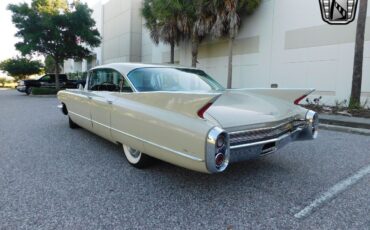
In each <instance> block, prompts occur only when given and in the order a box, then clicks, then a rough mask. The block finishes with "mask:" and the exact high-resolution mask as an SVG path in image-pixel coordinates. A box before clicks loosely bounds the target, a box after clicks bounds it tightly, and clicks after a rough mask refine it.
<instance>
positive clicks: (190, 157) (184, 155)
mask: <svg viewBox="0 0 370 230" xmlns="http://www.w3.org/2000/svg"><path fill="white" fill-rule="evenodd" d="M70 113H71V114H74V115H76V116H78V117H81V118H84V119H86V120H90V121H92V122H93V123H95V124H98V125H101V126H103V127H105V128H108V129H110V130H113V131H116V132H118V133H121V134H123V135H126V136H129V137H131V138H135V139H137V140H139V141H142V142H145V143H147V144H150V145H154V146H155V147H158V148H161V149H163V150H166V151H169V152H172V153H174V154H176V155H179V156H182V157H186V158H188V159H190V160H194V161H199V162H203V161H204V160H203V159H201V158H198V157H194V156H191V155H189V154H186V153H183V152H179V151H177V150H174V149H171V148H167V147H165V146H162V145H159V144H156V143H154V142H151V141H148V140H145V139H142V138H140V137H137V136H134V135H131V134H129V133H126V132H123V131H121V130H118V129H115V128H112V127H109V126H107V125H104V124H102V123H100V122H97V121H94V120H92V119H90V118H87V117H85V116H81V115H79V114H77V113H74V112H70Z"/></svg>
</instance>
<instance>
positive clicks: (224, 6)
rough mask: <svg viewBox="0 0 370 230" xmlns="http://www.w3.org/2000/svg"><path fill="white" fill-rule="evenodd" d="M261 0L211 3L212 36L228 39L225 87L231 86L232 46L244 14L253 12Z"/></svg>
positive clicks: (226, 0)
mask: <svg viewBox="0 0 370 230" xmlns="http://www.w3.org/2000/svg"><path fill="white" fill-rule="evenodd" d="M260 1H261V0H214V1H213V4H212V7H211V8H212V10H213V11H214V12H213V13H214V14H215V15H216V21H215V22H214V24H213V27H212V31H211V33H212V36H213V37H217V38H220V37H223V36H227V37H228V39H229V60H228V74H227V88H231V86H232V71H233V70H232V66H233V65H232V63H233V46H234V41H235V37H236V36H237V34H238V31H239V27H240V25H241V22H242V19H243V18H244V16H246V15H249V14H251V13H253V12H254V10H255V9H256V8H257V7H258V6H259V4H260Z"/></svg>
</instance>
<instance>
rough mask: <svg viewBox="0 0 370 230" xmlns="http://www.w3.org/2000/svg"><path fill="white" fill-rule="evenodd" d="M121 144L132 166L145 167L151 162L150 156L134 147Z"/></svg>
mask: <svg viewBox="0 0 370 230" xmlns="http://www.w3.org/2000/svg"><path fill="white" fill-rule="evenodd" d="M122 146H123V153H124V154H125V157H126V160H127V161H128V163H130V165H132V166H134V167H135V168H139V169H142V168H146V167H148V166H150V165H151V164H153V158H151V157H150V156H148V155H146V154H144V153H142V152H140V151H139V150H136V149H134V148H131V147H128V146H127V145H122Z"/></svg>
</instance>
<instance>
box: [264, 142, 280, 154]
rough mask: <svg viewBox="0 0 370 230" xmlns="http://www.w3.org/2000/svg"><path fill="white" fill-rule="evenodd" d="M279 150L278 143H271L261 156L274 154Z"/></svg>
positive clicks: (265, 147)
mask: <svg viewBox="0 0 370 230" xmlns="http://www.w3.org/2000/svg"><path fill="white" fill-rule="evenodd" d="M276 150H277V147H276V142H270V143H267V144H265V145H264V146H263V147H262V151H261V155H266V154H270V153H273V152H275V151H276Z"/></svg>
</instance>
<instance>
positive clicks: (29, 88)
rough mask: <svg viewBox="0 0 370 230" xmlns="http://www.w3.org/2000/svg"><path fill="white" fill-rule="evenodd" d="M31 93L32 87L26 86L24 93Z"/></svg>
mask: <svg viewBox="0 0 370 230" xmlns="http://www.w3.org/2000/svg"><path fill="white" fill-rule="evenodd" d="M31 93H32V88H31V87H27V88H26V94H27V95H30V94H31Z"/></svg>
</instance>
